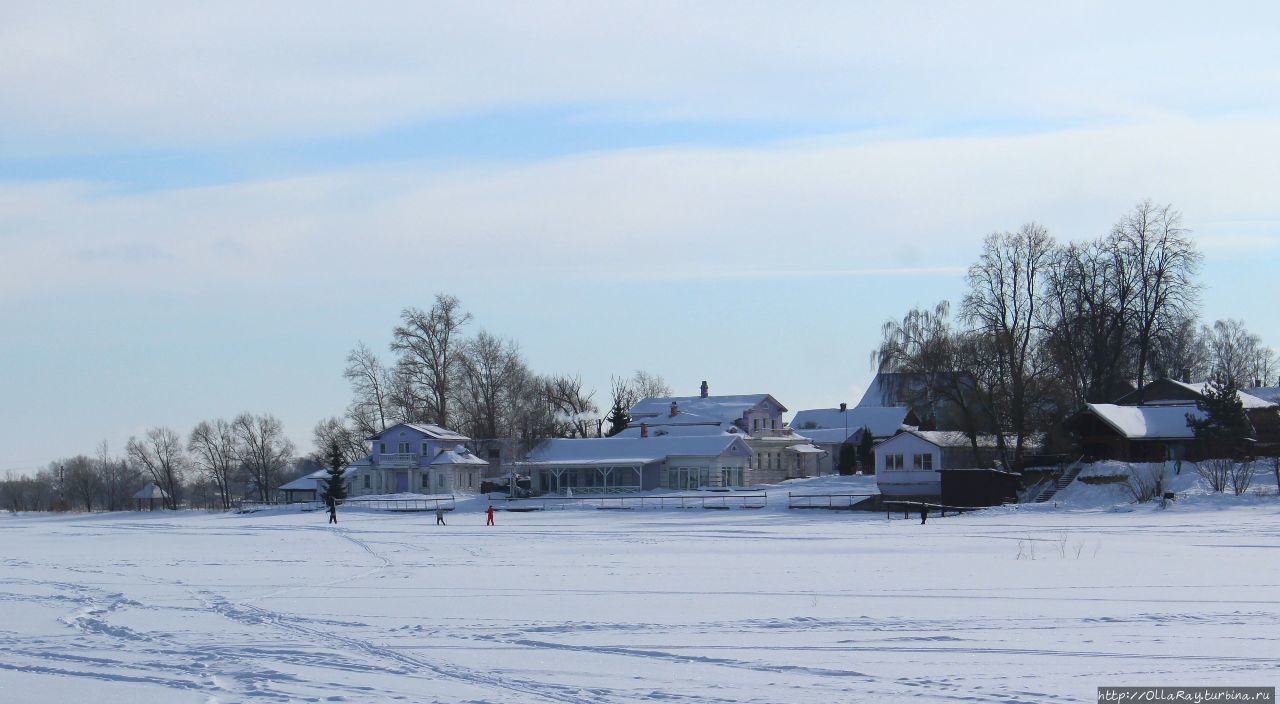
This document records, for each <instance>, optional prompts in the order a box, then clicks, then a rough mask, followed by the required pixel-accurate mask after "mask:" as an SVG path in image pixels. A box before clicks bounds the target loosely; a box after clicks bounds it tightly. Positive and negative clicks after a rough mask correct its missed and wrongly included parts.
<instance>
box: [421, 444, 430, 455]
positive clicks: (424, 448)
mask: <svg viewBox="0 0 1280 704" xmlns="http://www.w3.org/2000/svg"><path fill="white" fill-rule="evenodd" d="M422 456H423V457H429V456H430V455H428V454H427V443H425V442H424V443H422Z"/></svg>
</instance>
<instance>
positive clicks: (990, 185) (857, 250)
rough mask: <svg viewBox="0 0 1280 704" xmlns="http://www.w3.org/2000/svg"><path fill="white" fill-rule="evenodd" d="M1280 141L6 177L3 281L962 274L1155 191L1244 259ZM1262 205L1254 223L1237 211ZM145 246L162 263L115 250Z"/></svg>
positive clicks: (1034, 142)
mask: <svg viewBox="0 0 1280 704" xmlns="http://www.w3.org/2000/svg"><path fill="white" fill-rule="evenodd" d="M1275 153H1280V124H1276V123H1273V122H1270V121H1265V120H1255V121H1241V120H1219V121H1199V122H1194V121H1187V120H1168V121H1162V122H1159V123H1155V124H1145V125H1133V126H1124V127H1112V128H1100V129H1088V130H1072V131H1062V132H1056V133H1048V134H1041V135H1034V136H1026V137H990V138H986V137H972V138H955V139H934V140H896V141H883V142H872V143H850V144H840V143H838V141H833V142H831V143H825V144H784V145H779V146H774V147H762V148H751V149H745V148H744V149H718V150H711V149H674V148H673V149H654V150H631V151H618V152H607V153H600V154H593V155H587V156H579V157H571V158H562V159H555V160H550V161H546V162H542V163H536V164H520V165H498V166H490V167H487V168H483V169H465V170H438V169H437V170H433V169H431V168H429V167H428V166H426V165H422V164H397V165H394V166H389V167H379V168H354V169H347V170H340V171H335V172H330V173H325V174H320V175H315V176H308V177H304V178H293V179H285V180H276V181H265V182H248V183H239V184H231V185H224V186H216V187H203V188H192V189H184V190H176V191H164V192H149V193H127V194H121V193H113V192H111V191H107V190H103V189H102V188H98V187H93V186H90V185H85V184H71V183H65V184H64V183H52V184H38V185H23V184H4V185H0V248H3V250H4V254H5V256H3V257H0V291H3V292H6V293H7V294H10V295H18V294H24V293H27V294H38V293H40V292H41V291H45V290H50V289H55V288H56V289H59V290H62V289H65V288H67V287H71V288H81V289H92V288H93V287H95V286H121V285H124V286H145V287H155V288H160V289H172V290H191V289H192V288H193V287H195V288H198V289H211V290H216V289H218V288H219V287H241V286H245V285H255V284H266V283H269V282H280V281H282V280H285V281H287V280H291V279H292V280H298V281H304V280H314V278H315V277H317V276H319V277H326V278H329V279H334V278H341V277H345V276H350V275H353V274H358V273H369V272H376V273H377V274H378V276H379V277H391V276H396V275H408V274H412V273H414V272H421V271H422V270H423V267H424V266H428V265H429V266H430V267H432V271H433V275H435V276H439V277H443V278H444V279H445V280H447V279H448V277H450V276H459V277H462V276H469V275H471V274H470V273H468V272H470V271H474V270H479V271H482V272H484V271H488V272H490V273H491V274H493V275H510V274H512V273H520V274H521V275H522V276H527V277H531V278H535V279H536V278H538V277H552V276H580V277H581V276H585V275H587V273H588V272H591V273H594V274H597V275H604V276H623V277H632V278H655V277H676V278H696V277H699V276H702V277H708V278H715V277H740V276H752V275H763V274H766V273H769V272H773V275H783V276H802V275H807V274H812V275H815V276H832V275H845V276H848V275H864V274H870V273H872V272H875V271H881V272H885V271H888V272H893V271H898V272H908V271H929V270H935V271H944V270H945V271H953V270H955V268H956V267H958V266H963V265H964V264H966V263H967V262H968V261H970V260H971V258H972V255H973V252H974V251H975V250H976V247H977V243H978V242H979V241H980V238H981V236H982V235H984V234H986V233H987V232H990V231H992V230H996V229H1012V228H1016V227H1017V226H1018V225H1019V224H1020V223H1022V222H1024V221H1026V220H1032V219H1035V220H1039V221H1041V222H1043V223H1045V224H1046V225H1048V226H1049V227H1050V229H1051V231H1053V232H1054V233H1055V234H1056V235H1057V236H1059V237H1060V238H1064V239H1079V238H1085V237H1092V236H1096V235H1099V234H1102V233H1103V232H1105V230H1106V229H1107V228H1108V227H1109V225H1110V224H1111V223H1112V222H1113V221H1114V220H1115V219H1116V217H1118V215H1119V214H1120V213H1122V212H1123V211H1124V210H1126V209H1127V208H1129V207H1130V206H1131V205H1132V204H1133V203H1134V202H1135V201H1137V200H1139V199H1141V198H1143V197H1148V196H1150V197H1153V198H1156V199H1158V200H1161V201H1168V202H1172V203H1174V204H1175V205H1176V206H1177V207H1179V208H1180V209H1182V210H1183V211H1184V212H1185V213H1186V216H1187V221H1188V224H1189V225H1191V226H1192V227H1193V228H1194V229H1195V230H1196V232H1197V237H1198V239H1199V240H1200V242H1201V244H1202V246H1203V247H1204V248H1205V249H1206V250H1207V251H1209V252H1210V253H1211V254H1214V253H1223V254H1224V255H1226V254H1231V253H1232V252H1233V251H1238V250H1239V249H1240V248H1241V247H1242V246H1248V247H1250V248H1257V247H1275V246H1276V243H1277V240H1278V239H1280V232H1277V228H1276V222H1277V220H1278V219H1280V213H1278V212H1277V211H1276V206H1275V204H1274V193H1273V190H1272V184H1275V183H1277V182H1280V164H1277V162H1276V161H1275V160H1274V159H1271V158H1269V155H1270V154H1275ZM1241 212H1244V213H1249V214H1250V217H1249V219H1248V220H1247V221H1244V222H1237V221H1235V220H1234V219H1233V218H1234V214H1236V213H1241ZM1202 223H1203V224H1202ZM127 252H135V253H139V252H145V253H146V254H147V255H148V256H146V257H128V256H103V255H104V254H108V253H116V254H122V253H127ZM160 258H162V259H163V262H162V263H158V262H157V259H160ZM374 285H376V282H375V284H374Z"/></svg>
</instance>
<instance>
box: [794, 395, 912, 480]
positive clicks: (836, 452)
mask: <svg viewBox="0 0 1280 704" xmlns="http://www.w3.org/2000/svg"><path fill="white" fill-rule="evenodd" d="M917 425H919V421H917V420H916V417H915V414H914V413H912V412H911V409H910V408H908V407H906V406H855V407H853V408H848V407H842V408H813V409H810V410H806V411H799V412H797V413H796V415H795V417H794V418H792V419H791V430H792V432H794V433H795V434H797V435H799V436H801V437H804V438H808V440H809V441H810V442H811V443H813V444H814V445H815V446H817V447H818V448H819V449H821V450H822V451H823V454H822V455H820V456H819V459H818V473H819V474H833V473H834V472H835V470H836V468H838V467H839V466H840V454H841V452H842V451H843V450H844V446H845V445H850V446H852V447H854V448H857V446H858V445H859V444H860V443H861V442H862V430H863V428H866V429H869V430H870V431H871V437H872V438H873V439H874V440H877V441H878V440H883V439H886V438H891V437H893V436H894V435H896V434H897V433H898V432H900V431H902V430H907V429H911V430H914V429H915V426H917ZM867 469H868V470H869V469H870V468H867Z"/></svg>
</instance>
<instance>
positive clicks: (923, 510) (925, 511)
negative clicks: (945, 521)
mask: <svg viewBox="0 0 1280 704" xmlns="http://www.w3.org/2000/svg"><path fill="white" fill-rule="evenodd" d="M927 520H929V505H928V504H920V525H924V522H925V521H927Z"/></svg>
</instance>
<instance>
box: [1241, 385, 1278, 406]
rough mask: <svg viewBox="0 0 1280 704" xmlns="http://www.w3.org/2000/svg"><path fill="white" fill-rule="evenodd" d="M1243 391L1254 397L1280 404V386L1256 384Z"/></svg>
mask: <svg viewBox="0 0 1280 704" xmlns="http://www.w3.org/2000/svg"><path fill="white" fill-rule="evenodd" d="M1243 391H1244V392H1245V393H1246V394H1249V395H1250V396H1253V397H1254V398H1260V399H1262V400H1263V401H1269V402H1271V403H1274V404H1276V405H1280V386H1254V387H1251V388H1248V389H1243Z"/></svg>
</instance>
